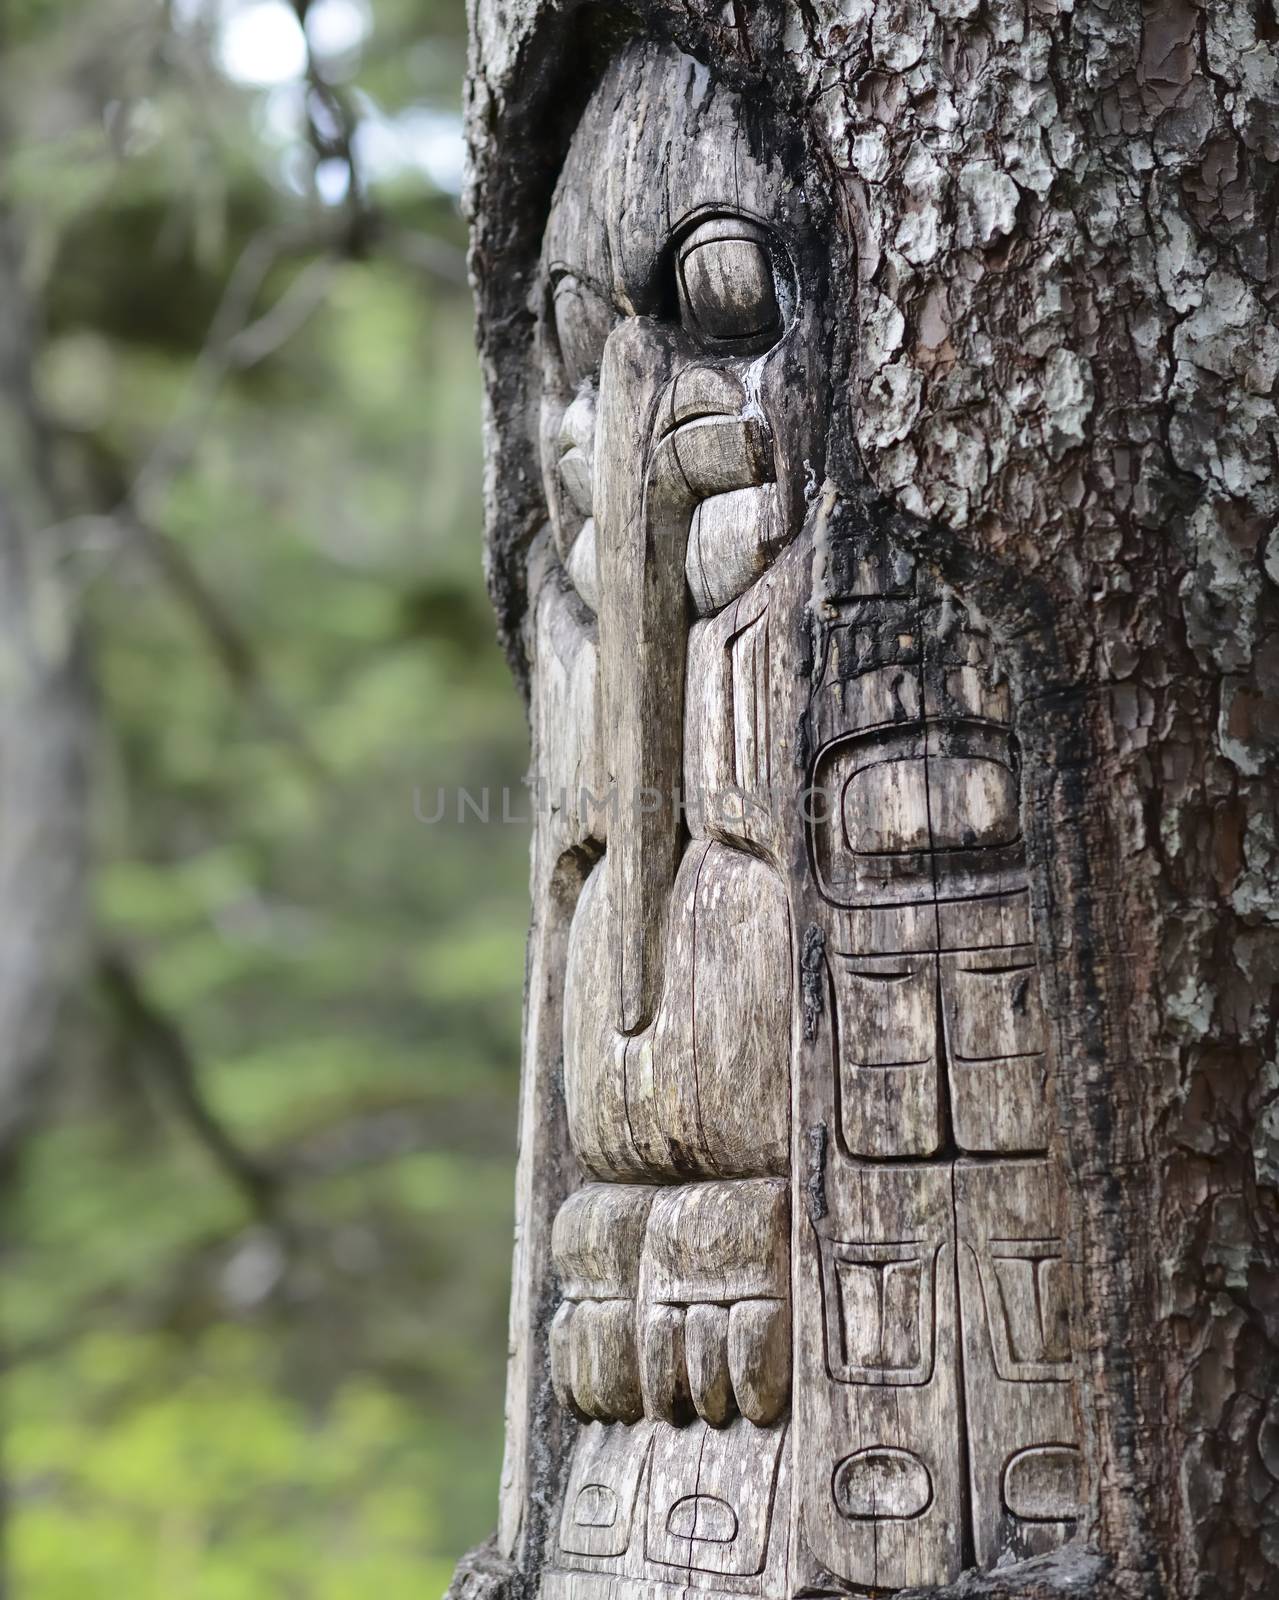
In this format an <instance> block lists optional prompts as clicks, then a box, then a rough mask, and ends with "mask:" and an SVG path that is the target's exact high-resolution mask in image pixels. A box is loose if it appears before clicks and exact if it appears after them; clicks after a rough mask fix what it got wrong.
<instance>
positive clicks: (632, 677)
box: [526, 46, 1078, 1600]
mask: <svg viewBox="0 0 1279 1600" xmlns="http://www.w3.org/2000/svg"><path fill="white" fill-rule="evenodd" d="M787 150H788V144H787V141H786V139H785V137H784V136H783V132H782V130H780V129H779V128H777V127H771V128H763V127H757V126H756V124H755V122H754V120H753V118H752V115H751V114H749V113H748V111H747V109H746V108H745V107H744V105H743V103H742V101H741V100H739V99H738V98H736V97H735V96H733V95H732V94H730V93H728V92H727V91H726V90H724V89H723V88H721V87H716V86H714V85H713V84H712V83H711V82H710V81H709V79H708V77H707V76H706V74H705V73H704V72H702V71H701V69H700V68H698V67H697V66H696V64H694V63H693V62H692V61H690V60H688V59H687V58H685V57H682V56H679V55H677V54H675V53H673V52H671V51H669V50H662V49H657V48H654V47H651V46H633V47H631V48H630V49H628V50H626V51H625V52H623V54H622V55H621V56H620V57H619V59H618V62H617V63H616V65H615V66H614V68H613V69H612V70H611V71H610V73H609V74H608V75H607V76H606V77H605V79H604V81H603V82H602V84H601V85H600V87H599V88H598V90H597V91H596V93H595V95H594V96H593V98H592V100H591V102H590V104H589V106H588V107H587V109H586V111H585V113H584V115H583V118H582V120H581V123H580V124H579V127H578V130H577V133H576V135H575V137H574V139H573V143H572V145H571V147H570V151H569V154H568V158H567V161H566V164H565V168H564V171H563V174H562V175H561V179H560V182H559V185H558V188H557V191H556V196H555V200H554V204H553V208H552V212H551V216H550V219H549V222H548V226H547V230H546V236H545V244H544V252H543V305H542V313H541V318H540V328H539V348H538V360H539V364H540V372H541V380H542V392H541V414H540V423H539V431H540V447H541V466H542V474H543V479H544V483H545V489H546V500H547V507H548V519H549V523H550V538H549V542H548V541H541V542H539V543H538V544H537V545H536V546H535V552H536V553H535V555H534V556H533V558H532V559H531V561H530V589H531V591H532V594H533V627H534V629H535V652H534V653H535V657H536V666H535V673H534V679H535V706H534V738H535V746H536V757H537V764H538V771H539V777H540V778H541V779H542V780H543V781H544V782H546V783H547V784H548V786H549V788H550V790H551V791H552V792H553V793H557V794H559V795H560V796H561V797H563V795H564V793H565V790H571V789H576V790H577V791H578V792H579V793H580V790H581V789H582V788H583V787H585V786H589V787H590V788H591V789H592V790H593V791H594V792H595V793H596V794H598V795H601V796H602V795H603V794H604V793H605V792H606V791H607V792H609V793H611V794H612V796H613V797H614V802H615V803H614V805H613V807H612V808H611V809H597V810H595V811H594V812H593V813H592V814H589V815H588V813H587V809H586V807H584V806H583V805H581V804H577V803H574V801H573V798H572V796H571V795H570V796H569V799H568V802H567V803H561V804H560V805H559V806H558V807H555V806H551V807H547V808H545V809H544V810H543V812H542V814H541V816H540V819H539V834H538V840H537V844H536V846H535V864H534V893H535V896H539V897H540V900H539V905H538V914H537V915H538V920H537V921H536V922H535V928H534V936H533V950H532V957H531V966H530V980H529V994H530V1006H529V1036H528V1045H527V1053H526V1063H531V1064H532V1066H531V1069H530V1067H529V1066H528V1065H526V1070H532V1071H533V1072H534V1074H538V1073H540V1074H541V1078H540V1081H541V1083H542V1084H543V1085H553V1088H552V1089H549V1090H547V1091H546V1092H547V1101H546V1104H547V1106H548V1113H547V1114H548V1117H549V1118H553V1119H555V1121H556V1125H557V1127H558V1122H559V1119H561V1118H562V1119H563V1121H564V1122H565V1123H566V1132H567V1135H568V1142H569V1144H570V1145H571V1148H572V1152H573V1155H574V1158H575V1161H576V1177H577V1178H580V1179H581V1180H582V1181H581V1182H580V1185H579V1186H577V1187H576V1188H575V1189H574V1191H573V1192H571V1193H569V1194H567V1196H566V1197H565V1198H564V1202H563V1204H562V1206H560V1207H559V1209H558V1212H557V1215H556V1217H555V1220H554V1223H553V1227H552V1229H551V1238H550V1240H549V1254H550V1256H551V1257H552V1258H553V1260H554V1262H555V1267H556V1271H557V1274H558V1281H559V1289H560V1292H561V1294H562V1301H561V1304H560V1305H559V1308H558V1310H557V1311H556V1313H555V1316H554V1320H553V1322H552V1324H551V1326H550V1328H549V1330H548V1332H547V1336H546V1337H547V1345H548V1350H547V1356H548V1361H549V1365H550V1369H551V1377H552V1381H553V1384H554V1387H555V1390H556V1393H557V1395H558V1396H559V1398H560V1400H561V1402H562V1404H563V1406H564V1408H565V1409H566V1410H567V1411H568V1412H569V1413H570V1414H571V1415H572V1416H573V1417H575V1418H576V1419H577V1420H578V1421H579V1423H581V1425H582V1426H581V1429H580V1431H579V1433H578V1436H577V1440H576V1444H575V1447H574V1453H573V1460H572V1463H571V1466H570V1470H569V1475H568V1481H567V1484H566V1486H565V1489H564V1495H563V1500H562V1507H561V1523H560V1529H559V1535H558V1540H559V1543H558V1552H557V1555H556V1557H555V1560H556V1563H557V1566H556V1568H555V1570H554V1571H553V1572H552V1573H551V1574H550V1575H549V1576H548V1577H547V1578H546V1579H545V1581H544V1583H543V1592H544V1593H545V1594H546V1595H548V1597H550V1600H562V1597H563V1596H565V1595H571V1594H573V1593H576V1592H578V1591H577V1589H576V1587H575V1585H576V1583H577V1579H578V1577H579V1576H580V1575H581V1574H582V1573H583V1572H587V1573H592V1574H594V1573H599V1574H604V1573H608V1574H610V1575H611V1576H610V1580H609V1581H610V1583H611V1582H612V1581H614V1579H616V1580H617V1582H618V1583H619V1585H621V1586H620V1588H619V1591H618V1592H619V1593H621V1594H622V1595H623V1596H625V1595H626V1594H627V1592H628V1591H627V1588H626V1586H625V1584H624V1583H623V1582H622V1579H623V1577H625V1578H628V1579H629V1578H641V1577H642V1578H643V1579H644V1580H646V1581H648V1580H652V1581H661V1582H675V1581H678V1582H680V1583H681V1584H682V1583H683V1582H684V1581H685V1575H686V1574H687V1575H691V1574H693V1573H694V1572H695V1573H697V1574H698V1575H699V1576H698V1580H697V1582H698V1585H700V1586H701V1587H702V1588H703V1589H707V1590H713V1589H715V1588H716V1587H717V1585H718V1584H719V1582H720V1580H731V1583H726V1584H725V1588H726V1589H728V1590H730V1591H731V1592H733V1593H735V1594H738V1595H742V1596H747V1595H749V1596H754V1597H755V1600H766V1597H771V1596H775V1595H778V1594H782V1593H795V1592H799V1591H802V1590H805V1589H811V1590H815V1591H817V1592H820V1591H823V1590H825V1589H827V1588H829V1587H830V1581H831V1577H832V1575H834V1577H835V1578H836V1579H837V1580H839V1582H841V1583H842V1582H855V1583H858V1584H862V1585H865V1586H870V1587H874V1588H877V1589H878V1588H885V1587H887V1588H895V1587H902V1586H905V1585H909V1584H916V1583H925V1582H940V1581H945V1580H948V1579H950V1578H953V1577H954V1576H956V1575H957V1573H958V1571H959V1566H960V1564H961V1562H962V1561H963V1559H964V1555H965V1549H966V1546H968V1545H969V1544H971V1547H972V1548H973V1549H974V1550H975V1551H976V1553H977V1556H978V1558H979V1560H980V1561H981V1562H982V1563H983V1564H986V1565H993V1564H994V1562H995V1561H996V1560H997V1559H998V1558H999V1557H1000V1556H1001V1554H1003V1553H1014V1554H1018V1555H1025V1554H1030V1553H1033V1552H1035V1551H1037V1550H1041V1549H1048V1548H1051V1547H1052V1546H1053V1545H1054V1544H1057V1543H1060V1542H1061V1540H1062V1539H1063V1538H1065V1537H1067V1536H1068V1535H1069V1533H1070V1531H1071V1529H1072V1527H1073V1518H1074V1506H1075V1492H1076V1491H1075V1475H1076V1470H1077V1466H1078V1450H1077V1448H1076V1446H1075V1445H1074V1443H1073V1442H1072V1441H1073V1437H1074V1435H1073V1422H1072V1416H1071V1409H1070V1407H1071V1400H1070V1349H1069V1340H1068V1336H1067V1333H1066V1326H1065V1319H1066V1306H1067V1298H1068V1295H1067V1286H1068V1275H1067V1270H1066V1265H1065V1255H1064V1250H1063V1245H1062V1240H1061V1228H1060V1221H1059V1218H1058V1215H1057V1211H1056V1201H1055V1196H1054V1190H1053V1187H1052V1184H1051V1181H1050V1173H1049V1170H1048V1167H1047V1163H1046V1161H1045V1159H1044V1158H1045V1155H1046V1150H1047V1140H1048V1133H1049V1122H1048V1116H1047V1111H1046V1108H1045V1101H1044V1095H1043V1085H1044V1081H1045V1071H1046V1059H1047V1058H1046V1048H1047V1047H1046V1041H1045V1037H1044V1029H1043V1019H1042V1015H1041V1011H1040V1006H1039V999H1038V956H1037V953H1036V947H1035V943H1034V935H1033V931H1032V929H1031V927H1030V921H1029V900H1028V889H1027V883H1026V874H1025V856H1024V841H1023V839H1022V835H1021V827H1020V795H1019V764H1018V760H1017V754H1016V742H1015V737H1014V729H1013V720H1012V704H1011V696H1010V692H1009V689H1008V686H1007V685H1006V684H1005V683H1004V681H1003V677H1002V674H1001V672H1000V670H999V664H998V661H997V660H996V659H995V652H994V648H993V644H992V641H991V640H990V639H989V638H988V637H987V636H986V634H985V632H984V631H983V629H982V628H981V627H980V626H979V625H978V623H976V622H974V620H973V619H972V618H970V617H969V615H968V613H967V611H966V610H965V609H964V607H963V606H962V604H961V603H960V602H959V601H958V599H957V597H956V596H955V595H954V594H953V593H951V592H950V591H949V590H944V589H943V587H942V586H940V585H939V583H938V581H937V580H936V579H935V577H933V576H932V575H931V574H929V573H927V572H925V571H923V570H921V569H917V567H916V565H915V563H914V561H913V560H912V559H911V558H910V556H909V554H908V553H907V552H905V551H903V550H900V549H898V548H897V547H896V545H895V544H894V543H893V541H892V540H891V538H890V537H889V534H888V531H887V530H885V529H883V528H880V527H876V526H874V523H873V518H871V517H869V516H867V515H865V514H863V513H862V512H861V511H860V510H858V511H857V513H856V514H853V513H852V512H851V511H850V509H849V507H848V505H847V504H844V503H841V501H840V498H839V496H838V495H837V494H836V492H835V491H834V489H833V488H832V487H831V486H829V485H823V490H822V498H821V503H820V505H816V504H813V503H811V502H814V501H815V500H816V498H817V496H816V489H817V485H818V483H819V482H821V481H822V479H823V476H824V462H823V461H822V460H821V452H822V450H823V448H824V441H825V435H826V430H827V424H828V421H829V417H830V406H829V396H828V393H827V385H826V379H825V374H824V369H823V347H822V341H823V339H824V338H825V336H826V332H825V322H824V320H823V315H822V311H821V307H822V292H823V286H822V284H821V283H820V282H818V281H815V279H814V278H813V277H812V276H811V274H813V273H814V272H815V270H816V269H815V268H814V267H813V266H812V263H813V262H817V261H822V260H823V259H826V257H827V252H826V250H825V249H824V247H823V245H822V243H821V241H820V240H819V239H814V238H813V237H812V235H811V234H810V233H809V232H808V222H807V219H806V215H805V210H806V208H805V205H804V199H803V189H802V186H801V185H800V184H799V183H798V182H797V181H796V180H795V179H794V178H793V176H792V169H791V166H790V165H789V158H788V156H784V155H783V154H781V153H779V152H787ZM760 151H766V152H771V154H770V155H768V156H767V157H765V156H762V155H760V154H757V153H756V152H760ZM806 274H807V276H806ZM841 519H842V520H841ZM548 543H549V548H548ZM806 786H807V787H808V792H809V793H810V795H811V794H815V795H816V796H817V797H818V799H817V804H816V808H815V814H814V813H809V812H808V811H807V808H806V807H805V805H804V804H803V803H802V802H801V791H803V790H804V789H805V787H806ZM730 788H731V789H734V790H736V792H737V794H738V796H739V797H740V798H741V800H742V802H743V803H742V805H741V807H740V809H738V810H735V811H732V812H727V813H726V812H724V811H720V810H718V809H716V810H714V811H712V806H711V797H714V796H717V795H719V796H722V795H724V794H725V793H726V791H727V790H728V789H730ZM677 791H679V792H681V794H682V799H683V801H684V806H683V807H682V808H681V806H680V805H679V804H678V801H677V799H676V798H675V796H676V793H677ZM587 863H590V864H591V866H590V870H589V872H587V871H585V865H586V864H587ZM562 868H563V869H566V870H564V871H563V874H562V875H561V869H562ZM566 886H567V887H566ZM557 996H560V997H562V1016H560V1015H558V1014H557V1007H556V997H557ZM535 1081H537V1080H536V1079H535ZM539 1292H540V1285H539ZM961 1345H962V1350H961ZM964 1427H967V1429H968V1432H967V1435H966V1436H965V1435H964V1434H963V1431H962V1430H963V1429H964ZM786 1474H789V1475H790V1477H791V1481H792V1482H793V1486H794V1490H795V1500H794V1518H793V1520H792V1501H791V1498H790V1495H789V1492H786V1493H783V1491H782V1489H781V1487H780V1486H781V1484H782V1482H783V1477H784V1475H786ZM690 1581H691V1579H690Z"/></svg>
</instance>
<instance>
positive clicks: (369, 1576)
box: [0, 0, 528, 1600]
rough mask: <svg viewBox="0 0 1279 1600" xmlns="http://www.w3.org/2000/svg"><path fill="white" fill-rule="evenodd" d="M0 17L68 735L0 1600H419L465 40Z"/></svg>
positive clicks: (455, 1115) (465, 890)
mask: <svg viewBox="0 0 1279 1600" xmlns="http://www.w3.org/2000/svg"><path fill="white" fill-rule="evenodd" d="M0 15H2V17H3V21H0V161H2V170H3V178H2V188H0V218H2V220H3V223H4V227H5V229H6V237H7V239H8V242H9V244H10V246H11V247H12V248H11V249H10V251H9V265H10V268H11V269H12V270H11V279H10V281H9V282H8V283H7V285H5V293H6V294H8V295H9V296H10V305H11V308H12V306H13V305H15V304H19V303H20V305H21V307H22V314H23V317H24V319H25V321H26V325H27V327H28V331H29V354H30V362H29V366H28V367H27V368H24V369H22V372H21V373H20V374H19V375H18V376H15V375H14V372H10V373H9V374H8V375H7V376H6V377H5V379H4V381H5V382H8V383H9V384H10V386H11V388H12V385H13V384H15V383H19V382H20V383H23V384H28V385H29V390H30V392H29V394H25V395H18V396H15V395H14V394H13V393H10V394H9V396H8V399H9V401H10V402H13V401H14V400H15V399H16V400H17V401H18V402H19V403H21V404H22V405H23V406H27V405H29V406H30V408H31V409H32V413H33V414H34V415H37V416H38V417H39V419H40V426H41V429H42V435H41V436H42V438H43V439H44V440H45V441H46V443H47V446H48V449H47V453H45V454H42V455H41V457H40V462H39V468H38V471H39V476H40V482H41V487H42V492H43V493H44V494H45V497H46V499H47V502H48V503H49V504H50V505H53V506H56V508H57V515H56V518H55V520H54V522H53V523H52V524H51V525H50V526H49V527H47V528H41V529H37V530H35V531H36V533H37V534H38V535H39V538H40V539H41V540H42V541H43V547H44V548H45V549H46V550H48V551H53V552H54V553H55V559H54V560H53V562H52V566H53V567H56V569H57V574H58V579H59V584H60V591H59V592H60V593H61V595H62V597H63V602H64V603H65V605H66V606H67V607H68V608H69V610H70V611H71V612H72V613H73V614H74V619H75V624H76V626H77V628H78V629H81V630H82V633H83V650H82V655H81V666H82V670H83V674H84V682H85V685H86V688H87V693H86V697H85V704H86V705H87V706H88V707H89V710H90V715H91V719H92V731H91V739H90V741H89V748H90V751H91V760H90V761H89V763H88V766H87V768H86V771H85V777H84V782H85V786H86V811H85V815H86V823H85V826H86V832H87V849H88V861H89V873H88V879H87V883H88V896H87V900H86V903H85V906H84V910H83V918H82V923H83V925H82V927H80V928H79V929H78V930H77V933H76V935H75V959H76V961H77V963H78V968H77V970H78V972H79V974H80V975H79V977H78V979H77V981H76V982H75V983H74V985H73V986H72V993H73V1003H72V1005H71V1007H70V1009H69V1011H68V1012H67V1013H66V1014H65V1015H64V1016H63V1018H62V1021H61V1022H60V1024H59V1028H58V1033H57V1045H56V1049H52V1050H50V1051H48V1052H47V1055H46V1058H45V1059H42V1060H41V1061H40V1062H39V1063H38V1064H37V1066H38V1071H37V1072H36V1073H35V1079H34V1082H33V1083H31V1084H29V1085H27V1086H26V1087H27V1088H28V1089H31V1090H33V1091H34V1092H33V1093H27V1094H25V1095H24V1099H23V1106H22V1116H21V1118H20V1119H14V1118H11V1119H10V1121H11V1122H12V1123H13V1126H12V1128H10V1130H9V1132H7V1133H6V1139H7V1141H8V1149H7V1150H6V1151H5V1166H6V1168H7V1170H8V1174H9V1175H8V1178H7V1186H6V1188H5V1192H4V1216H5V1222H4V1230H3V1232H4V1237H3V1261H2V1263H0V1271H2V1273H3V1291H2V1293H3V1300H2V1305H0V1327H2V1337H3V1344H4V1350H5V1366H6V1373H5V1377H4V1396H3V1409H4V1421H3V1448H2V1455H3V1477H4V1480H5V1497H6V1500H7V1512H6V1518H5V1521H6V1528H5V1537H4V1569H5V1571H4V1577H5V1580H6V1583H7V1587H6V1589H5V1592H6V1593H7V1594H9V1595H11V1596H13V1597H14V1600H97V1597H104V1600H105V1597H111V1600H117V1597H124V1596H128V1600H277V1597H278V1600H292V1597H299V1600H302V1597H305V1600H355V1597H360V1600H366V1597H369V1596H377V1597H378V1600H401V1597H409V1596H412V1597H413V1600H423V1597H430V1596H432V1595H435V1594H438V1593H439V1592H440V1591H441V1590H442V1589H443V1588H444V1586H445V1584H446V1582H447V1579H448V1575H449V1572H450V1569H451V1565H452V1562H453V1561H454V1559H455V1558H456V1556H457V1555H458V1553H460V1552H461V1551H462V1550H463V1549H465V1548H466V1547H467V1546H469V1545H471V1544H473V1543H475V1542H477V1541H478V1540H480V1539H481V1538H482V1537H483V1536H484V1535H485V1533H486V1532H487V1531H488V1529H489V1528H490V1527H491V1525H492V1522H493V1520H494V1514H495V1498H496V1487H497V1476H498V1465H499V1457H500V1446H501V1412H502V1381H503V1363H504V1346H505V1316H506V1293H507V1278H508V1272H509V1263H510V1235H511V1189H512V1172H513V1148H514V1124H515V1090H516V1078H517V1070H518V1026H519V1005H520V985H521V981H522V973H523V938H524V928H525V924H526V893H527V849H528V828H527V826H526V825H524V824H523V823H522V822H521V821H520V820H518V819H520V818H521V817H522V816H523V814H524V810H525V809H526V807H525V806H524V805H523V803H522V797H523V791H522V790H521V789H520V787H519V785H520V780H521V777H522V775H523V772H524V768H525V764H526V760H527V746H526V735H525V729H524V722H523V714H522V710H521V708H520V705H519V702H518V698H517V695H516V692H515V690H514V688H513V686H512V684H511V681H510V678H509V676H508V673H507V670H506V666H505V663H504V662H503V660H502V659H501V656H500V654H499V651H498V649H497V647H496V645H495V644H494V642H493V625H492V620H491V617H490V615H489V612H488V608H487V601H486V597H485V593H484V584H483V577H482V571H481V538H480V504H479V502H480V488H479V485H480V472H481V444H480V404H479V383H478V375H477V370H476V363H475V358H474V354H473V349H472V321H471V311H470V302H469V297H468V291H467V288H466V284H465V273H464V261H463V249H464V227H463V223H462V220H461V216H460V211H459V203H458V194H459V190H460V187H461V181H462V141H461V129H460V115H459V100H460V93H461V78H462V70H463V65H464V49H465V22H464V15H463V4H462V0H311V3H310V4H305V3H301V0H299V3H296V4H295V3H293V0H168V3H165V0H92V3H87V0H7V4H5V6H4V7H3V11H2V13H0ZM15 297H16V298H15ZM15 371H16V369H15ZM27 464H28V466H30V462H28V463H27ZM28 531H29V532H30V531H31V530H28ZM459 787H465V788H467V789H468V790H469V791H470V793H471V795H472V796H473V797H476V799H477V800H478V802H479V804H478V807H473V808H468V809H467V811H466V820H465V821H464V822H463V823H461V824H460V825H459V824H458V822H457V820H456V817H457V811H456V803H455V799H454V797H455V794H456V791H457V789H458V788H459ZM503 789H506V790H508V791H509V792H510V794H511V797H512V798H511V801H510V804H509V806H508V815H511V816H514V817H515V818H516V819H517V820H514V821H506V822H504V821H502V819H501V795H502V792H503ZM485 790H487V791H488V795H489V808H490V821H489V822H488V823H487V824H485V823H484V822H482V821H481V820H480V819H479V817H477V815H476V814H475V812H476V809H477V808H478V809H482V807H483V792H484V791H485ZM441 795H442V796H443V798H444V801H445V806H444V816H443V817H442V818H441V820H440V821H438V822H433V821H431V820H430V819H431V818H432V817H433V816H434V815H435V813H436V812H437V810H438V809H439V801H440V798H441Z"/></svg>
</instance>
